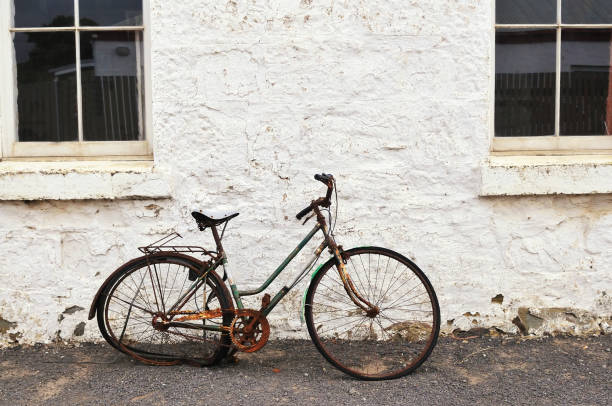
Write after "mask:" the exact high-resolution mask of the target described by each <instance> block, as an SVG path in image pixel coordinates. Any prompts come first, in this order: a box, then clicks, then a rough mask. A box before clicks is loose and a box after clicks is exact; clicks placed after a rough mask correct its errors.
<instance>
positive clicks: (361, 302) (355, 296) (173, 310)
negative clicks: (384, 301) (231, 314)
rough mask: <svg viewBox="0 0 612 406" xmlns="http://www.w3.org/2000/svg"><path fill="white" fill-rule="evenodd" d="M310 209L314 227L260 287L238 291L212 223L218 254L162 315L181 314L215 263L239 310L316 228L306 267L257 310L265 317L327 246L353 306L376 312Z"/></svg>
mask: <svg viewBox="0 0 612 406" xmlns="http://www.w3.org/2000/svg"><path fill="white" fill-rule="evenodd" d="M314 212H315V215H316V217H317V224H316V225H315V226H314V228H313V229H312V230H311V231H310V232H309V233H308V235H307V236H306V237H304V239H303V240H302V241H301V242H300V243H299V244H298V245H297V247H295V249H294V250H293V251H291V253H290V254H289V255H288V256H287V258H285V260H284V261H283V262H282V263H281V264H280V265H279V266H278V268H276V270H275V271H274V272H273V273H272V274H271V275H270V276H269V277H268V279H266V281H265V282H264V283H263V284H262V285H261V286H259V287H258V288H256V289H252V290H242V291H241V290H238V286H237V285H236V282H235V280H234V278H233V276H232V274H231V272H230V271H229V270H228V269H227V264H228V261H227V256H226V254H225V251H224V250H223V245H222V244H221V238H220V237H219V234H218V232H217V228H216V226H214V225H213V226H211V231H212V234H213V237H214V239H215V243H216V244H217V250H218V251H217V252H218V255H217V256H216V257H215V258H214V260H213V261H212V263H211V264H210V266H209V267H208V268H207V269H206V270H205V271H204V272H203V273H202V275H200V276H199V277H198V278H197V279H196V281H195V282H194V283H193V284H192V285H191V286H190V287H189V288H188V289H187V291H186V292H185V294H183V296H181V297H180V298H179V299H178V300H177V301H176V302H175V303H174V304H173V305H172V306H171V307H170V310H168V311H167V312H166V315H169V316H174V315H179V314H184V313H181V312H180V310H178V311H177V309H180V308H182V306H183V305H184V304H185V303H186V302H187V301H188V300H189V299H190V298H191V296H192V295H193V294H194V293H195V292H196V290H197V289H198V288H199V287H200V286H202V284H204V283H206V276H207V275H208V273H209V272H211V271H213V270H215V269H217V268H218V267H219V266H223V270H224V272H225V274H226V275H227V279H228V281H229V285H230V288H231V291H232V296H233V299H234V302H235V303H236V307H237V308H238V309H239V310H242V309H244V305H243V304H242V297H243V296H252V295H256V294H258V293H261V292H263V291H264V290H265V289H266V288H267V287H268V286H270V284H271V283H272V282H273V281H274V280H275V279H276V278H277V277H278V275H280V274H281V273H282V272H283V270H284V269H285V268H286V267H287V265H289V263H290V262H291V261H292V260H293V259H294V258H295V257H296V256H297V254H298V253H299V252H300V251H302V249H303V248H304V247H305V246H306V244H308V242H309V241H310V240H311V239H312V238H313V237H314V235H315V234H316V233H317V232H318V231H322V232H323V236H324V239H323V242H321V243H320V244H319V246H318V247H317V249H316V250H315V252H314V253H313V255H312V257H311V258H310V260H309V261H308V263H307V264H306V266H305V267H304V268H303V269H302V271H301V272H300V273H299V274H298V275H297V276H296V278H295V279H294V281H293V282H292V283H291V284H290V285H289V286H283V287H282V288H281V290H280V291H278V292H277V293H276V295H274V297H273V298H272V299H270V300H269V302H267V303H266V302H264V303H263V305H262V307H261V309H260V310H259V311H260V312H261V314H262V315H263V316H267V315H268V314H270V312H271V311H272V310H273V309H274V308H275V307H276V305H277V304H278V303H279V302H280V301H281V300H282V299H283V297H285V296H286V295H287V293H289V291H290V290H291V289H293V288H294V287H295V286H296V285H297V284H298V283H299V282H300V280H302V278H303V277H304V276H305V274H306V273H307V272H308V271H309V270H310V269H311V267H312V265H313V264H314V263H315V261H316V260H317V259H318V258H319V256H320V255H321V253H322V252H323V250H325V248H330V251H331V252H332V254H333V255H334V256H335V257H336V259H337V261H338V271H339V273H340V277H341V279H342V282H343V284H344V289H345V291H346V292H347V294H348V296H349V298H350V299H351V301H352V302H353V303H355V304H356V305H357V306H359V307H360V308H361V309H363V310H364V311H366V313H368V314H377V313H378V311H379V309H378V307H376V306H375V305H373V304H372V303H370V302H369V301H367V300H366V299H365V298H364V297H363V296H362V295H360V294H359V292H358V291H357V289H356V288H355V286H354V284H353V282H352V281H351V279H350V277H349V276H348V274H347V273H346V270H345V267H344V263H343V260H342V255H341V249H340V247H338V245H336V243H335V241H334V240H333V238H331V236H330V235H329V233H328V230H327V224H326V222H325V217H323V215H322V214H321V212H320V210H319V209H318V208H315V209H314ZM209 263H210V262H209ZM151 280H153V276H152V275H151ZM217 312H218V310H217ZM203 314H204V313H203ZM215 315H216V316H218V314H216V313H215ZM192 317H193V319H197V318H198V317H199V316H198V315H192V316H189V315H187V316H185V317H181V318H180V320H179V321H178V322H175V323H181V322H182V321H186V320H190V319H192ZM171 320H172V317H170V320H169V321H170V322H171ZM198 328H200V329H203V330H216V331H219V330H222V328H221V327H219V326H199V327H198Z"/></svg>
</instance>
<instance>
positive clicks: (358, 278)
mask: <svg viewBox="0 0 612 406" xmlns="http://www.w3.org/2000/svg"><path fill="white" fill-rule="evenodd" d="M349 261H350V262H351V265H352V266H353V269H354V270H355V272H354V273H355V275H357V280H359V285H360V286H361V291H362V292H365V288H364V286H363V282H362V281H361V277H360V276H359V271H358V270H357V267H356V266H355V263H354V262H353V259H352V258H351V257H349ZM343 286H344V285H343Z"/></svg>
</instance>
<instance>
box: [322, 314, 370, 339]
mask: <svg viewBox="0 0 612 406" xmlns="http://www.w3.org/2000/svg"><path fill="white" fill-rule="evenodd" d="M362 319H367V317H362V318H361V319H358V320H357V322H359V321H361V320H362ZM354 323H356V322H355V321H353V320H351V321H349V322H347V323H344V324H341V325H339V326H334V327H331V328H328V329H327V330H323V331H317V334H318V335H319V336H321V335H323V334H324V333H326V332H328V331H333V330H337V329H339V328H340V327H344V326H346V325H349V324H354ZM347 331H348V330H347Z"/></svg>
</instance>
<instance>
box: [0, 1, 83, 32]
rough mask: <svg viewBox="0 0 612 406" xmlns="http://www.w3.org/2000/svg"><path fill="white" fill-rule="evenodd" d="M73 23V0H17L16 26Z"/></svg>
mask: <svg viewBox="0 0 612 406" xmlns="http://www.w3.org/2000/svg"><path fill="white" fill-rule="evenodd" d="M1 1H7V0H1ZM72 25H74V1H73V0H15V27H47V26H48V27H69V26H72Z"/></svg>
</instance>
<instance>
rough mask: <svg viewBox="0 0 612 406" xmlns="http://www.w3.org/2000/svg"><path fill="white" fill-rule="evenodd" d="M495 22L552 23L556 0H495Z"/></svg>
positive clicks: (554, 15) (555, 15) (554, 21)
mask: <svg viewBox="0 0 612 406" xmlns="http://www.w3.org/2000/svg"><path fill="white" fill-rule="evenodd" d="M495 15H496V17H495V21H496V23H497V24H554V23H556V22H557V0H497V3H495Z"/></svg>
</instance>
